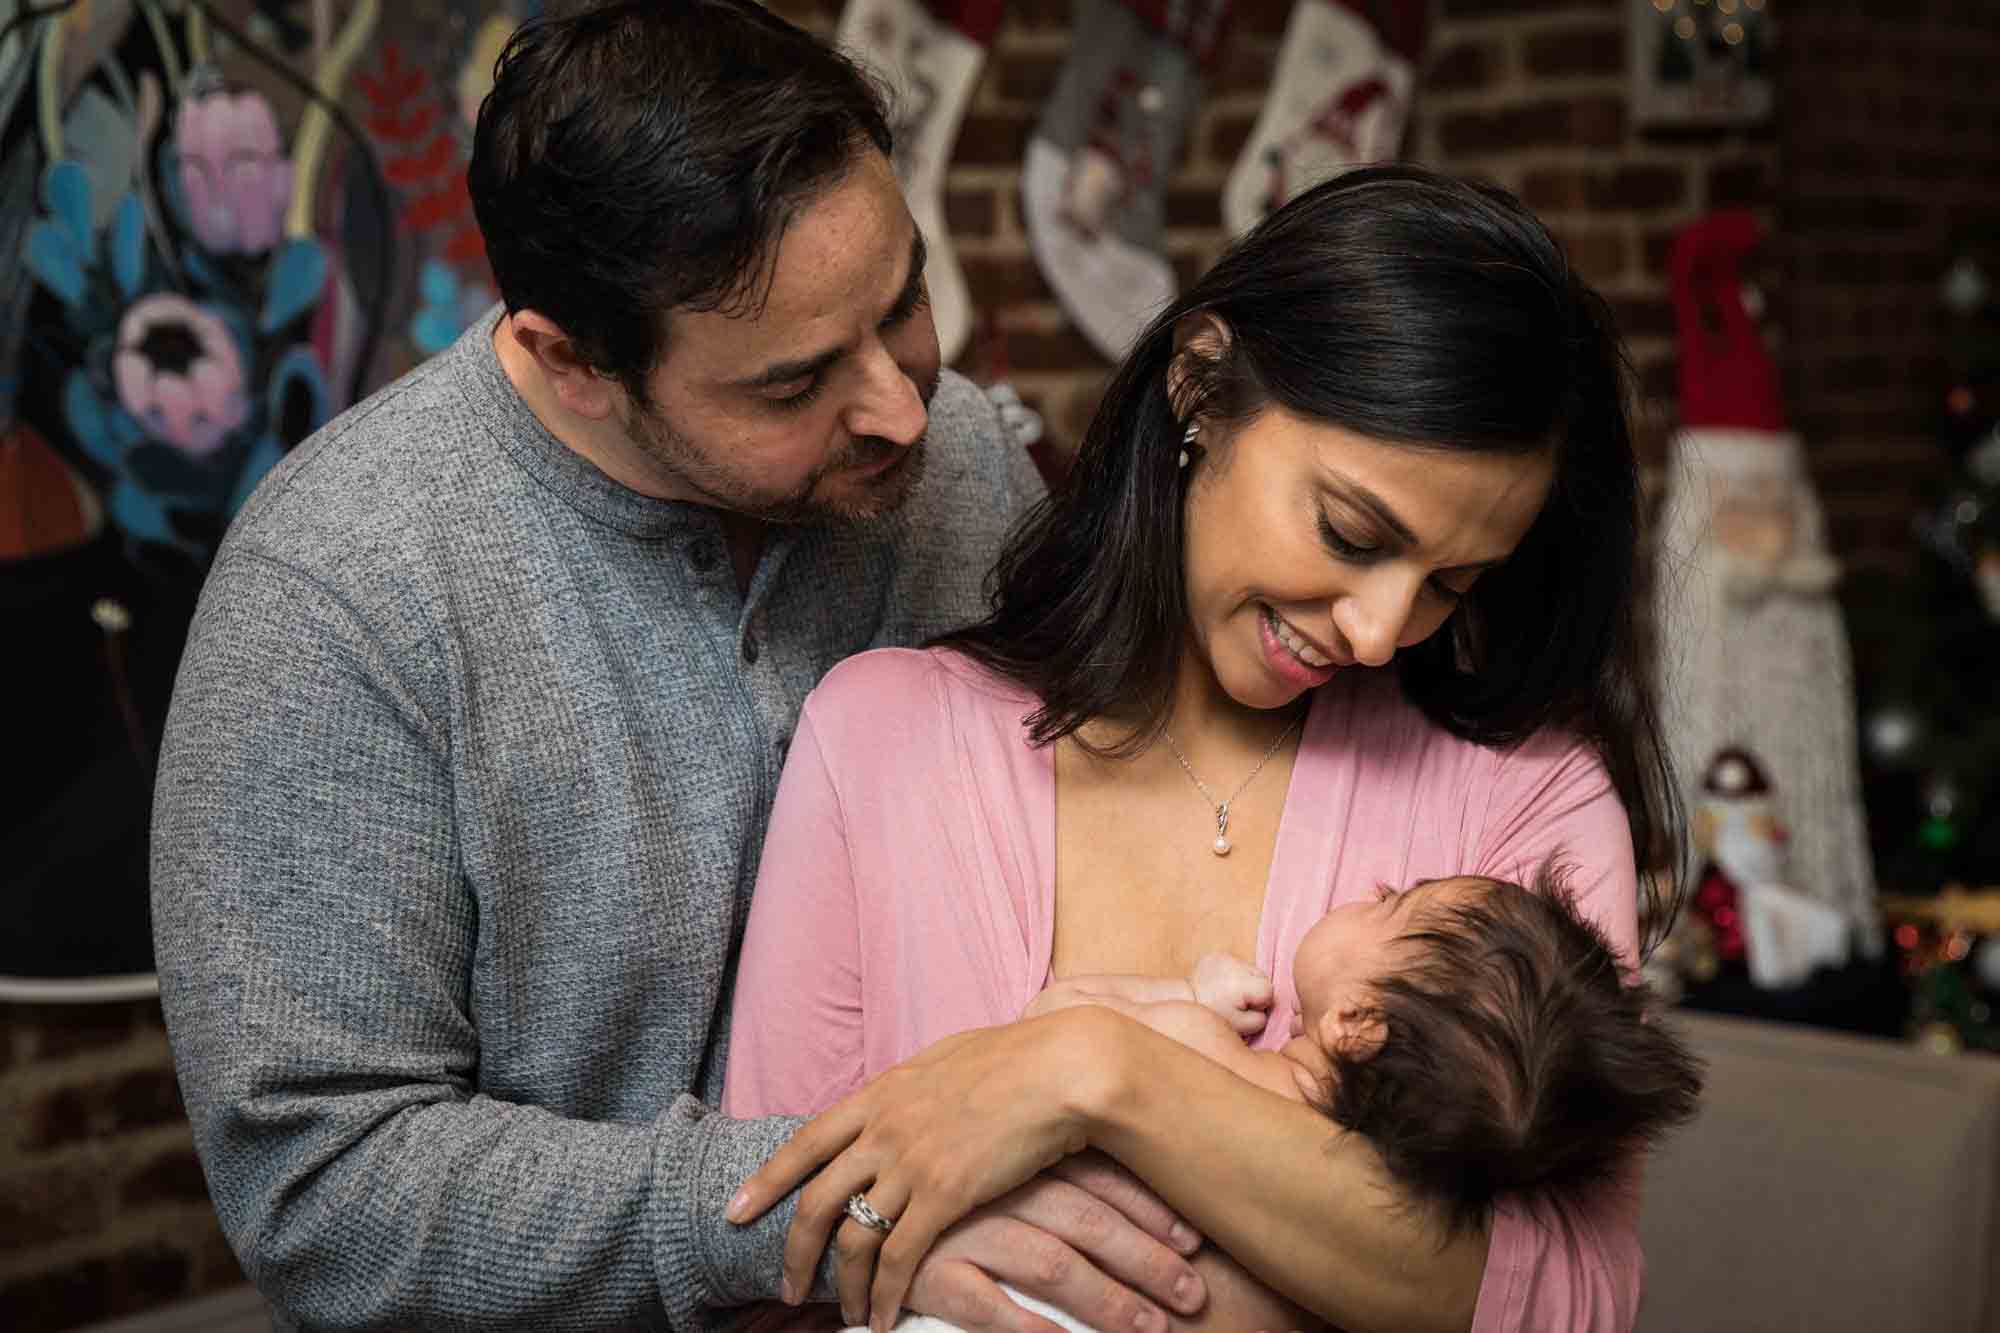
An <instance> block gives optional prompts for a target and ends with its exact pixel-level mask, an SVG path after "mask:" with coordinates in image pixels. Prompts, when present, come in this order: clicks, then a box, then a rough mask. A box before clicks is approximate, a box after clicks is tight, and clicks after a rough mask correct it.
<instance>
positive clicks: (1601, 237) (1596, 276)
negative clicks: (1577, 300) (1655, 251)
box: [1552, 227, 1627, 283]
mask: <svg viewBox="0 0 2000 1333" xmlns="http://www.w3.org/2000/svg"><path fill="white" fill-rule="evenodd" d="M1552 230H1554V231H1555V233H1556V239H1557V240H1559V241H1561V242H1562V248H1563V252H1564V253H1565V254H1567V255H1568V256H1569V262H1570V263H1571V264H1572V265H1574V266H1575V268H1576V271H1577V272H1579V273H1581V274H1582V275H1583V276H1584V279H1585V280H1586V281H1588V282H1593V283H1603V282H1609V281H1611V280H1612V279H1613V278H1615V277H1617V276H1618V275H1619V274H1620V273H1622V272H1624V270H1625V260H1626V252H1627V247H1626V244H1625V237H1624V236H1623V235H1622V234H1621V233H1619V232H1615V231H1603V230H1581V229H1576V228H1562V227H1557V228H1553V229H1552Z"/></svg>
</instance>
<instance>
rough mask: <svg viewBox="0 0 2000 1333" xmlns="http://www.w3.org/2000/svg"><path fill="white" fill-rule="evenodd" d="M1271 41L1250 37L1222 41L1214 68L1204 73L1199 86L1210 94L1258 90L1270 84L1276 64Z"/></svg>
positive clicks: (1266, 87)
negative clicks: (1204, 77) (1201, 84)
mask: <svg viewBox="0 0 2000 1333" xmlns="http://www.w3.org/2000/svg"><path fill="white" fill-rule="evenodd" d="M1274 45H1275V44H1274V43H1273V42H1271V41H1269V40H1268V39H1256V38H1251V39H1248V40H1243V41H1231V42H1225V43H1224V44H1223V46H1222V50H1221V52H1220V53H1219V54H1218V55H1217V57H1216V61H1215V68H1213V69H1211V70H1209V71H1208V73H1207V77H1206V79H1205V81H1204V84H1203V87H1204V90H1205V91H1206V92H1207V94H1208V95H1209V96H1211V97H1215V96H1220V95H1222V94H1224V93H1261V92H1263V91H1265V90H1266V89H1268V88H1269V87H1270V86H1271V74H1272V71H1273V70H1274V68H1275V67H1276V63H1277V59H1276V52H1275V51H1274V50H1273V47H1274Z"/></svg>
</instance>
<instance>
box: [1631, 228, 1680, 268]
mask: <svg viewBox="0 0 2000 1333" xmlns="http://www.w3.org/2000/svg"><path fill="white" fill-rule="evenodd" d="M1679 234H1680V228H1679V227H1649V228H1647V230H1646V233H1645V235H1644V236H1643V237H1642V238H1641V241H1640V245H1641V257H1642V258H1643V259H1644V260H1645V264H1646V272H1647V273H1648V274H1649V275H1652V276H1660V275H1663V274H1665V273H1666V271H1667V262H1668V260H1669V259H1670V258H1671V257H1672V255H1673V249H1674V237H1676V236H1678V235H1679Z"/></svg>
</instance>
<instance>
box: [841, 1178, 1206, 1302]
mask: <svg viewBox="0 0 2000 1333" xmlns="http://www.w3.org/2000/svg"><path fill="white" fill-rule="evenodd" d="M1200 1244H1201V1238H1200V1237H1199V1236H1198V1235H1196V1234H1195V1231H1194V1229H1193V1228H1192V1227H1190V1226H1188V1225H1187V1224H1186V1223H1185V1222H1182V1221H1181V1220H1180V1219H1179V1218H1178V1217H1176V1216H1175V1214H1174V1213H1173V1211H1172V1210H1171V1209H1169V1208H1168V1207H1167V1206H1166V1205H1165V1204H1164V1203H1162V1202H1160V1200H1159V1199H1158V1197H1157V1196H1155V1195H1154V1194H1153V1192H1152V1191H1151V1190H1148V1189H1147V1188H1146V1187H1145V1185H1144V1184H1142V1183H1141V1182H1140V1181H1139V1180H1138V1179H1137V1178H1136V1177H1134V1176H1132V1175H1131V1174H1130V1173H1129V1172H1127V1171H1126V1170H1125V1169H1124V1168H1123V1167H1121V1166H1119V1165H1117V1163H1115V1162H1112V1161H1111V1160H1110V1159H1108V1158H1105V1157H1103V1156H1101V1155H1099V1154H1097V1153H1085V1154H1082V1155H1081V1156H1077V1157H1072V1158H1069V1159H1068V1160H1066V1161H1065V1162H1063V1163H1062V1164H1061V1165H1059V1166H1057V1167H1056V1168H1055V1169H1054V1170H1053V1171H1051V1172H1049V1173H1047V1174H1045V1175H1042V1176H1038V1177H1036V1178H1035V1179H1034V1180H1031V1181H1029V1182H1028V1183H1027V1184H1026V1185H1023V1186H1021V1187H1020V1188H1019V1189H1017V1190H1014V1191H1013V1192H1012V1193H1009V1194H1006V1195H1003V1196H1002V1197H1001V1198H998V1199H996V1200H994V1201H993V1202H992V1203H990V1204H987V1205H985V1206H984V1207H982V1208H977V1209H974V1210H973V1212H972V1213H971V1215H969V1216H968V1217H967V1218H966V1219H965V1220H964V1221H962V1222H959V1223H958V1224H957V1225H955V1226H953V1227H951V1228H950V1229H948V1230H947V1231H945V1233H944V1234H943V1235H941V1236H939V1237H938V1242H937V1244H936V1245H934V1246H932V1247H931V1252H930V1253H929V1254H927V1255H925V1256H924V1260H923V1262H922V1263H920V1264H918V1265H917V1272H916V1277H915V1278H914V1279H913V1280H912V1281H911V1283H910V1295H909V1301H908V1305H909V1308H910V1309H911V1310H913V1311H916V1312H918V1313H921V1314H928V1315H935V1316H936V1317H938V1318H940V1319H944V1320H947V1321H949V1322H950V1323H953V1324H956V1325H958V1326H959V1327H960V1328H963V1329H966V1330H968V1333H1061V1330H1060V1329H1058V1328H1057V1326H1056V1325H1054V1324H1052V1323H1050V1322H1049V1321H1048V1320H1046V1319H1043V1318H1042V1317H1041V1316H1039V1315H1036V1314H1034V1313H1032V1312H1031V1311H1029V1310H1028V1309H1026V1308H1025V1307H1023V1306H1021V1305H1018V1304H1016V1303H1015V1302H1014V1301H1012V1300H1010V1299H1008V1297H1007V1295H1006V1293H1004V1292H1002V1291H1001V1290H1000V1287H999V1284H1000V1283H1002V1282H1005V1283H1007V1284H1008V1285H1010V1286H1012V1287H1014V1288H1016V1289H1017V1290H1019V1291H1021V1292H1024V1293H1026V1294H1027V1295H1030V1296H1036V1297H1039V1298H1040V1299H1042V1300H1044V1301H1046V1302H1048V1303H1049V1304H1050V1305H1053V1306H1054V1307H1056V1308H1057V1309H1059V1310H1061V1311H1063V1312H1064V1313H1065V1314H1068V1315H1069V1316H1070V1317H1071V1318H1072V1319H1075V1320H1077V1321H1078V1322H1079V1323H1083V1324H1087V1325H1089V1326H1090V1327H1092V1328H1101V1329H1117V1330H1125V1329H1135V1330H1139V1333H1164V1330H1165V1329H1166V1326H1167V1316H1166V1314H1165V1312H1164V1311H1163V1310H1162V1309H1161V1306H1162V1305H1165V1306H1166V1307H1167V1308H1168V1309H1171V1310H1172V1311H1174V1312H1175V1313H1176V1314H1182V1315H1188V1314H1193V1313H1194V1312H1195V1311H1196V1310H1198V1309H1199V1308H1200V1307H1201V1303H1202V1298H1203V1294H1204V1293H1203V1285H1202V1280H1201V1278H1200V1277H1199V1276H1198V1275H1197V1274H1196V1273H1195V1271H1194V1269H1193V1268H1191V1267H1190V1266H1189V1265H1188V1263H1187V1261H1186V1259H1185V1257H1184V1256H1186V1255H1189V1254H1192V1253H1193V1252H1194V1251H1195V1250H1196V1249H1197V1248H1199V1246H1200ZM839 1275H840V1279H839V1280H840V1286H841V1293H840V1298H841V1299H840V1303H841V1313H842V1316H843V1317H844V1318H846V1319H847V1321H848V1322H849V1323H850V1324H858V1323H860V1322H861V1319H862V1317H863V1316H864V1315H865V1312H866V1303H867V1295H868V1279H869V1277H870V1274H869V1273H868V1272H866V1271H864V1270H863V1269H861V1268H860V1267H859V1266H849V1265H846V1264H841V1265H840V1266H839ZM1149 1296H1150V1299H1149Z"/></svg>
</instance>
